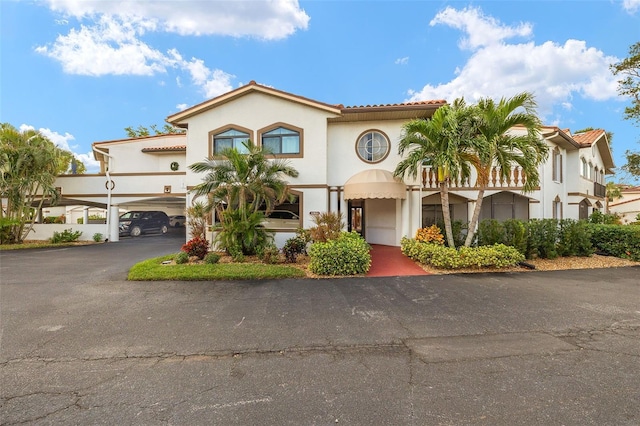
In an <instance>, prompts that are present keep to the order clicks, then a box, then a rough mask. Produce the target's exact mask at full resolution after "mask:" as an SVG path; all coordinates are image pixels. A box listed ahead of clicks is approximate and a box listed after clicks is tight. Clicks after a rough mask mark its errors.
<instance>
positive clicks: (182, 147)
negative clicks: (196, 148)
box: [142, 145, 187, 152]
mask: <svg viewBox="0 0 640 426" xmlns="http://www.w3.org/2000/svg"><path fill="white" fill-rule="evenodd" d="M186 150H187V146H186V145H173V146H150V147H147V148H142V152H167V151H186Z"/></svg>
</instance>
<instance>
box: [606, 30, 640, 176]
mask: <svg viewBox="0 0 640 426" xmlns="http://www.w3.org/2000/svg"><path fill="white" fill-rule="evenodd" d="M611 71H612V72H613V75H615V76H617V77H620V80H618V93H619V94H620V95H621V96H625V97H629V98H630V99H631V105H629V106H627V107H626V108H625V109H624V115H625V117H624V118H625V120H631V121H632V122H634V124H636V125H640V42H637V43H635V44H633V45H631V47H630V48H629V57H627V58H625V59H623V60H622V61H620V62H618V63H615V64H612V65H611ZM625 156H626V158H627V163H626V164H625V165H624V166H622V170H624V171H626V172H627V173H629V174H630V175H632V176H634V177H640V152H637V151H636V152H634V151H631V150H627V151H626V152H625Z"/></svg>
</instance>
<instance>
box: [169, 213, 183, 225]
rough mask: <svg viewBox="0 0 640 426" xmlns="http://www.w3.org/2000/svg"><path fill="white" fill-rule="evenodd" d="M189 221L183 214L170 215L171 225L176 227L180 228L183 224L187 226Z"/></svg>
mask: <svg viewBox="0 0 640 426" xmlns="http://www.w3.org/2000/svg"><path fill="white" fill-rule="evenodd" d="M186 223H187V218H186V217H185V216H183V215H173V216H169V226H172V227H174V228H180V227H181V226H185V224H186Z"/></svg>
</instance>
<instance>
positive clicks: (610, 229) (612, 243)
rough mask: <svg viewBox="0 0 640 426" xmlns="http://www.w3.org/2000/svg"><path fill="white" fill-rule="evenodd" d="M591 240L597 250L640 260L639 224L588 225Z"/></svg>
mask: <svg viewBox="0 0 640 426" xmlns="http://www.w3.org/2000/svg"><path fill="white" fill-rule="evenodd" d="M589 228H590V230H591V242H592V244H593V247H594V248H595V249H596V250H598V251H599V252H601V253H603V254H606V255H610V256H616V257H621V258H624V259H631V260H635V261H640V226H636V225H598V224H591V225H589Z"/></svg>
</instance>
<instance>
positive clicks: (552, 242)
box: [527, 219, 559, 259]
mask: <svg viewBox="0 0 640 426" xmlns="http://www.w3.org/2000/svg"><path fill="white" fill-rule="evenodd" d="M558 237H559V227H558V220H557V219H531V220H530V221H529V222H528V223H527V258H528V259H535V258H538V257H540V258H543V259H555V258H557V257H558V251H557V249H556V244H557V242H558Z"/></svg>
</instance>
